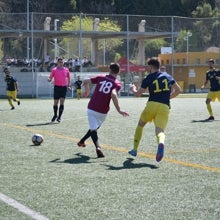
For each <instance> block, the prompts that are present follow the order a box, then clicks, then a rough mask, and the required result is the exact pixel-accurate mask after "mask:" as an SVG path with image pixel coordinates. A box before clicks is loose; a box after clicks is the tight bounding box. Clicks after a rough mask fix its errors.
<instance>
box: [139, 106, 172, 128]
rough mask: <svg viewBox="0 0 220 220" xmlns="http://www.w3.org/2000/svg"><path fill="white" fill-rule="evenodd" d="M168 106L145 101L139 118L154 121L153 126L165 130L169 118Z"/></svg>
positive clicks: (146, 121) (144, 120)
mask: <svg viewBox="0 0 220 220" xmlns="http://www.w3.org/2000/svg"><path fill="white" fill-rule="evenodd" d="M169 112H170V109H169V106H168V105H166V104H162V103H159V102H147V105H146V107H145V109H144V110H143V112H142V113H141V120H142V121H143V122H145V123H148V122H152V121H153V122H154V124H155V126H156V127H158V128H161V129H163V130H165V128H166V126H167V122H168V118H169Z"/></svg>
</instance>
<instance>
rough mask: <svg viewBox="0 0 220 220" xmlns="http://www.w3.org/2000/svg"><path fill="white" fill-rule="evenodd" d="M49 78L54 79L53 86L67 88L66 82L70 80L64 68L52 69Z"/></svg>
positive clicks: (67, 70) (68, 73) (66, 69)
mask: <svg viewBox="0 0 220 220" xmlns="http://www.w3.org/2000/svg"><path fill="white" fill-rule="evenodd" d="M50 78H51V79H52V78H54V85H55V86H67V85H68V81H69V80H70V71H69V69H68V68H66V67H62V68H59V67H55V68H53V69H52V72H51V74H50Z"/></svg>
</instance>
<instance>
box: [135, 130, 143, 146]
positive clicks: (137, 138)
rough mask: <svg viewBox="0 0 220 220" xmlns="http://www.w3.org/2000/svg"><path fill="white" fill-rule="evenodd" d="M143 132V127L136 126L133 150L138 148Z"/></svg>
mask: <svg viewBox="0 0 220 220" xmlns="http://www.w3.org/2000/svg"><path fill="white" fill-rule="evenodd" d="M142 133H143V127H140V126H137V127H136V130H135V134H134V150H137V149H138V146H139V143H140V140H141V137H142Z"/></svg>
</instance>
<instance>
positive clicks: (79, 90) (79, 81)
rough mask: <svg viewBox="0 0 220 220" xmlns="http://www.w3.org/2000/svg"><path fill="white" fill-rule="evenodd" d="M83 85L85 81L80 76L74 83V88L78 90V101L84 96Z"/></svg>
mask: <svg viewBox="0 0 220 220" xmlns="http://www.w3.org/2000/svg"><path fill="white" fill-rule="evenodd" d="M82 83H83V81H82V80H81V79H80V76H77V80H76V81H75V82H74V86H75V88H76V96H77V99H78V100H79V99H80V98H81V94H82Z"/></svg>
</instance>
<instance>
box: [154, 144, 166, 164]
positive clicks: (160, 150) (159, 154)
mask: <svg viewBox="0 0 220 220" xmlns="http://www.w3.org/2000/svg"><path fill="white" fill-rule="evenodd" d="M163 155H164V144H162V143H160V144H159V145H158V149H157V154H156V161H157V162H160V161H161V160H162V158H163Z"/></svg>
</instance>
